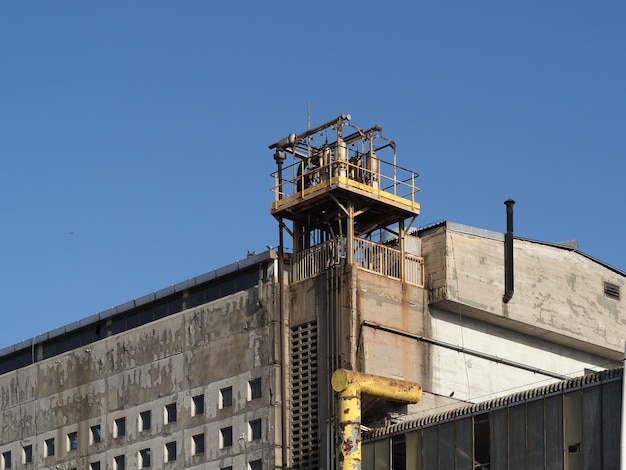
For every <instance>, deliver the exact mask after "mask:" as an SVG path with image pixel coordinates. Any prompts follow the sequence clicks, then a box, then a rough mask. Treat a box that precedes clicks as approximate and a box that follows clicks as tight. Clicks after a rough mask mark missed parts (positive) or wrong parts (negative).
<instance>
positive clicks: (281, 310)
mask: <svg viewBox="0 0 626 470" xmlns="http://www.w3.org/2000/svg"><path fill="white" fill-rule="evenodd" d="M278 230H279V233H278V243H279V244H278V315H279V318H280V411H281V430H280V432H281V441H282V446H281V451H282V454H281V459H282V465H281V466H282V468H288V465H287V463H288V462H287V459H288V453H287V449H288V446H287V438H288V437H287V425H288V423H287V416H288V415H287V350H286V348H287V344H288V343H287V342H286V341H285V335H286V334H287V328H286V325H285V306H284V300H283V296H284V292H285V288H284V286H283V283H284V271H285V249H284V246H283V245H284V235H283V219H282V218H280V219H279V220H278Z"/></svg>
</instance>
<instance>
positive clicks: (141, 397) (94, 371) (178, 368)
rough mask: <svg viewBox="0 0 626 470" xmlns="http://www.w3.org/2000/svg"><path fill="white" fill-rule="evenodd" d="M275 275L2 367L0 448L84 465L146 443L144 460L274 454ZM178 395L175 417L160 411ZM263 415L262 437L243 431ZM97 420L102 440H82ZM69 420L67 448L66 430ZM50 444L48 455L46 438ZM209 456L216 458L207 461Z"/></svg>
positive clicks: (156, 464) (184, 463) (42, 462)
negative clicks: (196, 442) (224, 442)
mask: <svg viewBox="0 0 626 470" xmlns="http://www.w3.org/2000/svg"><path fill="white" fill-rule="evenodd" d="M275 289H276V286H275V285H266V286H265V288H264V291H263V294H262V295H263V305H264V307H260V306H259V304H258V302H257V301H258V298H257V294H258V292H257V289H256V288H254V289H250V290H248V291H243V292H238V293H236V294H233V295H230V296H228V297H225V298H223V299H220V300H217V301H214V302H211V303H209V304H205V305H202V306H200V307H197V308H194V309H191V310H187V311H184V312H181V313H179V314H175V315H172V316H170V317H166V318H163V319H161V320H158V321H155V322H152V323H149V324H147V325H145V326H142V327H138V328H136V329H133V330H130V331H127V332H124V333H120V334H118V335H116V336H111V337H108V338H106V339H103V340H101V341H98V342H95V343H93V344H91V345H89V346H88V347H82V348H79V349H76V350H73V351H70V352H68V353H65V354H62V355H60V356H56V357H53V358H51V359H48V360H45V361H42V362H39V363H36V364H34V365H32V366H29V367H25V368H23V369H20V370H17V371H15V372H12V373H8V374H5V375H4V376H2V377H0V452H7V451H11V454H12V459H13V462H15V463H17V462H21V455H22V449H23V446H26V445H32V446H33V460H34V462H35V463H36V465H37V467H38V468H40V467H52V468H53V467H54V466H56V465H59V468H68V469H69V468H73V467H79V468H88V463H89V462H93V461H97V460H99V461H101V463H102V468H112V467H111V465H112V461H113V458H114V457H115V456H117V455H120V454H125V455H126V457H127V458H126V468H138V466H139V465H138V458H139V457H138V453H139V451H140V450H142V449H146V448H149V449H151V455H152V467H153V468H169V469H178V468H190V467H192V466H195V465H197V466H198V468H200V467H201V468H219V466H218V464H219V463H223V462H233V463H232V465H233V466H234V467H239V466H240V465H241V466H240V468H244V467H245V465H246V464H245V463H244V461H246V459H252V458H257V457H258V458H263V459H264V460H266V461H268V462H269V461H272V462H273V461H274V452H275V447H274V443H275V429H276V427H277V423H279V422H278V421H277V419H278V417H279V416H280V415H279V411H278V410H277V403H280V386H279V379H280V378H279V372H278V368H277V367H276V364H277V363H278V362H279V358H277V357H276V348H275V345H276V344H277V343H279V331H278V323H277V321H276V315H277V312H276V311H275V308H274V306H275V302H274V299H275V294H276V293H275ZM256 378H260V379H261V382H262V396H261V398H258V399H255V400H252V401H250V400H249V397H248V387H249V381H250V380H252V379H256ZM224 387H232V406H230V407H224V408H220V400H219V396H220V390H221V389H222V388H224ZM199 395H203V396H204V404H205V410H204V413H203V414H202V415H201V416H192V412H191V409H192V401H193V400H192V398H193V397H194V396H199ZM172 403H175V404H176V407H177V420H176V421H175V422H173V423H166V422H165V418H164V408H165V406H166V405H168V404H172ZM147 410H150V411H151V421H152V423H151V427H150V429H149V430H143V431H142V430H140V427H139V418H138V416H139V413H140V412H143V411H147ZM121 417H124V418H126V435H125V436H123V437H114V436H113V428H114V420H115V419H117V418H121ZM259 418H260V419H261V422H262V439H260V440H255V441H254V442H251V441H250V439H249V435H248V433H249V429H248V423H249V421H251V420H255V419H259ZM95 425H100V426H101V432H102V436H103V442H101V443H92V442H90V439H89V436H90V427H91V426H95ZM228 426H232V433H233V441H234V442H233V445H232V446H231V447H228V448H220V447H219V445H218V443H219V439H218V437H219V434H220V429H222V428H224V427H228ZM72 432H78V449H77V450H69V449H68V445H67V435H68V433H72ZM201 433H203V434H204V435H205V451H204V452H203V453H202V454H199V455H192V452H191V441H192V436H193V435H196V434H201ZM50 438H54V439H55V455H54V456H47V457H46V456H45V453H46V450H45V441H46V439H50ZM172 441H176V443H177V459H176V461H174V462H170V463H167V464H165V463H164V452H165V451H164V446H165V444H166V443H168V442H172ZM210 462H213V463H212V464H210Z"/></svg>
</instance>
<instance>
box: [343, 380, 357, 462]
mask: <svg viewBox="0 0 626 470" xmlns="http://www.w3.org/2000/svg"><path fill="white" fill-rule="evenodd" d="M338 412H339V416H341V420H340V421H339V427H340V429H341V444H340V454H339V456H338V457H339V467H340V468H342V469H344V470H360V468H361V391H360V390H359V387H358V386H355V385H349V386H347V387H346V388H345V389H344V390H343V391H342V392H341V393H340V394H339V410H338Z"/></svg>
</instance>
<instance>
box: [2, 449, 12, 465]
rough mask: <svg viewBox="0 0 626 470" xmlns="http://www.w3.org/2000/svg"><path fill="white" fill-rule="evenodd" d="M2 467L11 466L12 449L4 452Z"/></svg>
mask: <svg viewBox="0 0 626 470" xmlns="http://www.w3.org/2000/svg"><path fill="white" fill-rule="evenodd" d="M2 468H11V451H10V450H9V451H7V452H3V453H2Z"/></svg>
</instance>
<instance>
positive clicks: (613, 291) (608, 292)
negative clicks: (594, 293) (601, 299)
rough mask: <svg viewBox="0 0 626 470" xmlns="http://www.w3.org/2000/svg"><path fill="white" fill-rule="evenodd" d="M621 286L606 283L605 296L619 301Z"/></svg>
mask: <svg viewBox="0 0 626 470" xmlns="http://www.w3.org/2000/svg"><path fill="white" fill-rule="evenodd" d="M619 290H620V289H619V285H617V284H613V283H611V282H606V281H605V282H604V295H605V297H608V298H610V299H615V300H619V299H620V292H619Z"/></svg>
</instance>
